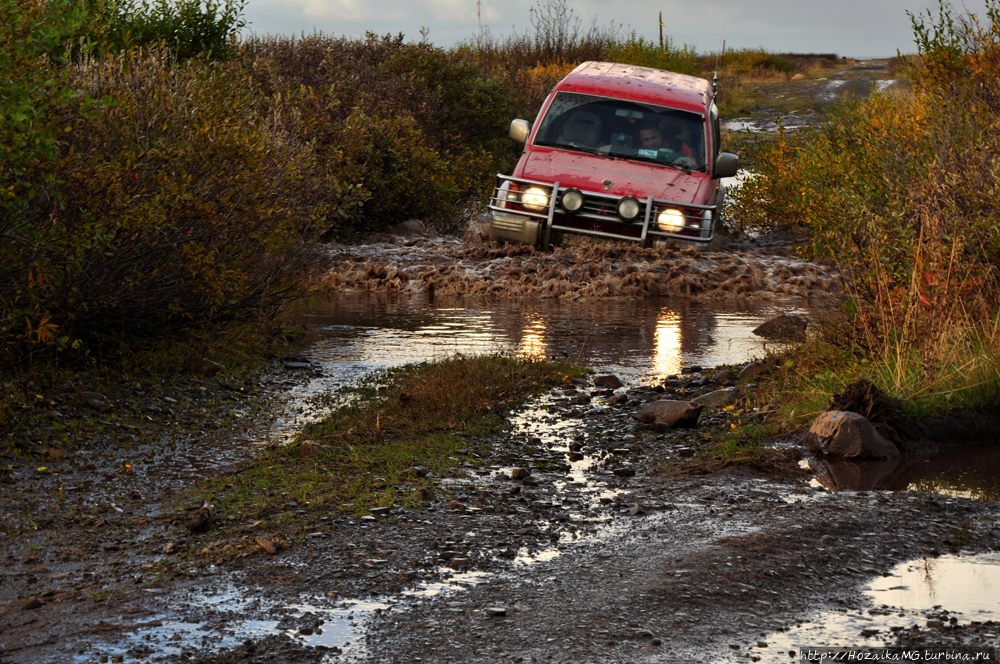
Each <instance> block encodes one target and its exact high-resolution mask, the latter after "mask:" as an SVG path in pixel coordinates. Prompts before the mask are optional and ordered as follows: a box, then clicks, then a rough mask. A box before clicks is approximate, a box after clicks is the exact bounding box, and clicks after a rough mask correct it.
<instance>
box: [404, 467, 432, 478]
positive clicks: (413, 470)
mask: <svg viewBox="0 0 1000 664" xmlns="http://www.w3.org/2000/svg"><path fill="white" fill-rule="evenodd" d="M403 474H404V475H409V476H410V477H427V469H426V468H424V467H423V466H411V467H409V468H407V469H406V470H404V471H403Z"/></svg>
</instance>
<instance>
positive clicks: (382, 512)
mask: <svg viewBox="0 0 1000 664" xmlns="http://www.w3.org/2000/svg"><path fill="white" fill-rule="evenodd" d="M368 511H369V512H371V513H372V514H375V515H378V516H388V515H389V513H390V512H392V508H391V507H373V508H371V509H370V510H368Z"/></svg>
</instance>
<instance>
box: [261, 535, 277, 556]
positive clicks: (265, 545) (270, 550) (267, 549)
mask: <svg viewBox="0 0 1000 664" xmlns="http://www.w3.org/2000/svg"><path fill="white" fill-rule="evenodd" d="M256 541H257V545H258V546H260V548H262V549H264V553H266V554H267V555H269V556H273V555H274V554H276V553H277V552H278V549H277V547H275V546H274V545H273V544H271V543H270V542H268V541H267V540H266V539H264V538H263V537H261V536H260V535H258V536H257V539H256Z"/></svg>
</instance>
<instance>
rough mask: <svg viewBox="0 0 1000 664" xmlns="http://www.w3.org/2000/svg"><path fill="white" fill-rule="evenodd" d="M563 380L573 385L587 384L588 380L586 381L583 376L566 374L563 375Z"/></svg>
mask: <svg viewBox="0 0 1000 664" xmlns="http://www.w3.org/2000/svg"><path fill="white" fill-rule="evenodd" d="M563 382H564V383H566V384H567V385H571V386H583V385H586V384H587V381H585V380H584V379H582V378H577V377H575V376H565V377H563Z"/></svg>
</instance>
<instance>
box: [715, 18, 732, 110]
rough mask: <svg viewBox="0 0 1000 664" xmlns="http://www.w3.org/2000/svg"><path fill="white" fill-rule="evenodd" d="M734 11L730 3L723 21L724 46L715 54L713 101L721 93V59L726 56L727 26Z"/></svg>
mask: <svg viewBox="0 0 1000 664" xmlns="http://www.w3.org/2000/svg"><path fill="white" fill-rule="evenodd" d="M731 11H733V6H732V5H730V6H729V9H727V10H726V20H725V21H723V22H722V48H721V49H719V52H718V53H716V54H715V73H713V74H712V101H715V98H716V97H717V96H718V95H719V60H720V59H724V58H725V56H726V26H727V25H729V12H731Z"/></svg>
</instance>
